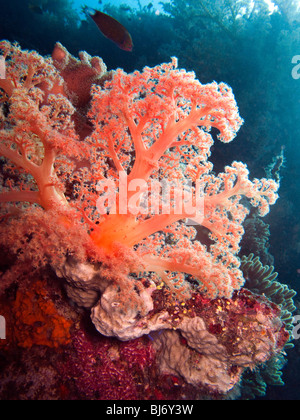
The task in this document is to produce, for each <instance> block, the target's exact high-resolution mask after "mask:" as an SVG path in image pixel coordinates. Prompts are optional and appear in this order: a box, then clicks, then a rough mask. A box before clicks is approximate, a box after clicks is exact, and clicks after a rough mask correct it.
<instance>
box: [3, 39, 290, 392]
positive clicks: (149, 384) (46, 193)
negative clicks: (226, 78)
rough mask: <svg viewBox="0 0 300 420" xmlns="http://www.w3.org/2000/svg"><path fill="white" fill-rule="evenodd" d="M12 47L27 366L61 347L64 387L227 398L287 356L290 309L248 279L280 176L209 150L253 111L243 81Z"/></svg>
mask: <svg viewBox="0 0 300 420" xmlns="http://www.w3.org/2000/svg"><path fill="white" fill-rule="evenodd" d="M0 50H1V52H2V55H3V57H4V61H5V65H6V78H5V79H0V154H1V156H2V158H1V159H2V160H1V165H2V166H1V177H0V181H1V193H0V204H1V219H0V243H1V245H2V247H3V252H6V253H7V255H9V258H8V263H7V265H5V264H4V265H3V269H2V274H1V283H0V291H1V293H2V296H3V297H2V300H1V302H2V303H3V308H4V307H5V308H6V309H5V310H6V311H7V308H8V305H9V304H11V306H12V308H13V310H12V313H13V314H14V316H15V322H14V326H12V325H10V326H9V329H8V331H12V334H13V335H14V337H15V340H11V346H12V348H13V349H14V351H15V352H16V354H18V349H20V348H23V349H24V353H23V355H24V357H23V356H21V358H20V365H22V366H25V367H26V363H29V361H26V356H28V354H29V353H28V351H29V349H30V350H32V353H31V358H30V363H31V364H34V363H37V361H38V360H40V358H41V354H42V353H44V354H47V355H49V358H50V359H51V360H52V364H51V371H49V372H48V376H49V378H51V379H49V383H51V386H52V393H51V397H53V398H54V397H55V398H59V397H61V396H62V395H63V396H64V397H65V398H67V397H70V398H92V399H107V398H118V397H123V398H128V399H129V398H130V399H138V398H144V399H147V398H171V397H172V395H176V398H185V397H186V395H189V396H193V397H195V398H196V397H197V398H201V396H202V393H204V394H205V395H206V396H207V395H211V396H220V397H222V398H223V397H225V396H226V395H227V394H228V393H229V392H231V391H232V390H233V389H235V388H236V387H238V384H239V383H240V381H241V378H242V375H243V373H244V372H245V370H247V369H254V368H255V367H256V366H258V365H260V364H263V363H265V362H267V361H268V360H270V359H272V357H274V356H275V355H277V354H281V352H282V350H283V348H284V346H285V344H286V343H287V341H288V340H289V338H290V334H289V332H288V331H287V329H286V328H285V324H284V322H283V321H284V319H287V314H285V315H284V316H282V311H281V309H280V308H279V307H278V306H276V305H275V304H274V303H272V302H271V301H269V300H267V299H266V298H265V297H262V296H260V295H258V294H257V295H256V294H253V293H252V292H250V291H247V290H246V289H244V288H243V285H244V282H245V275H244V272H243V270H242V268H241V259H240V257H239V251H240V246H239V244H240V240H241V238H242V237H243V233H244V229H243V222H244V220H245V218H246V216H247V215H248V214H249V208H250V207H251V206H252V207H255V208H256V209H257V214H258V215H259V216H264V215H266V214H267V213H268V212H269V207H270V206H271V205H273V204H274V203H275V202H276V200H277V198H278V195H277V190H278V187H279V185H278V183H277V182H275V181H274V180H273V179H266V178H262V179H253V180H250V179H249V171H248V169H247V166H246V164H244V163H243V162H237V161H233V162H232V164H231V165H228V166H226V167H225V168H224V171H223V172H220V173H218V174H217V173H215V172H213V165H212V163H211V162H210V161H209V157H210V155H211V147H212V146H213V144H214V137H215V133H217V138H218V139H219V140H220V141H222V142H224V143H228V142H230V141H232V140H233V139H234V137H235V135H236V134H237V132H238V130H239V128H240V126H241V124H242V122H243V121H242V119H241V117H240V116H239V113H238V108H237V104H236V102H235V98H234V95H233V93H232V90H231V88H230V87H229V86H227V85H226V84H224V83H220V84H217V83H216V82H213V83H210V84H206V85H203V84H201V83H200V82H199V81H198V80H197V79H196V77H195V74H194V73H192V72H187V71H185V70H180V69H178V67H177V60H176V58H173V59H172V61H171V62H170V63H165V64H161V65H158V66H156V67H154V68H148V67H146V68H144V69H143V71H141V72H139V71H135V72H133V73H132V74H127V73H126V72H124V71H123V70H121V69H117V70H116V71H113V72H110V73H107V72H106V67H105V65H104V63H103V62H102V60H101V59H100V58H99V57H90V56H89V55H88V54H87V53H84V52H81V53H80V54H79V57H80V59H79V60H78V59H75V58H74V57H72V56H71V55H70V54H69V53H68V51H67V50H66V49H65V48H64V47H63V46H62V45H61V44H59V43H57V44H56V46H55V49H54V52H53V55H52V57H47V58H44V57H41V56H40V55H39V54H37V53H36V52H30V51H24V50H22V49H21V48H20V47H19V46H18V45H12V44H10V43H9V42H7V41H3V42H1V43H0ZM166 185H167V186H168V187H169V190H167V192H168V194H165V193H166V191H165V190H164V187H165V186H166ZM182 186H184V188H182ZM101 188H102V189H101ZM157 188H158V189H157ZM166 204H168V205H166ZM195 225H200V226H201V229H202V228H203V229H205V230H206V231H207V232H208V233H207V238H206V239H208V240H203V241H201V238H200V236H201V235H198V234H197V232H198V231H197V229H196V227H195ZM245 270H246V269H245ZM34 276H39V278H40V279H43V278H45V279H49V278H51V281H48V282H46V283H45V284H44V283H41V282H40V281H38V282H33V279H34V278H36V277H34ZM57 287H60V291H59V292H58V291H57V290H56V292H55V293H54V290H55V288H57ZM58 296H59V298H58ZM288 296H289V294H288ZM6 300H7V302H6ZM67 308H69V309H67ZM87 315H89V316H90V323H89V324H88V323H86V322H83V320H85V321H86V316H87ZM8 319H13V318H11V316H10V315H8ZM87 325H88V326H87ZM86 328H90V329H91V330H92V333H91V334H89V333H88V332H87V330H86ZM96 337H97V338H96ZM57 349H58V351H57V353H56V352H55V350H57ZM12 354H13V353H12ZM7 359H8V361H9V362H10V363H8V366H9V367H8V368H7V369H5V375H6V376H5V377H6V379H7V378H8V377H9V369H12V370H14V373H15V374H16V368H15V366H14V365H13V362H12V360H11V357H10V356H9V355H8V356H7ZM61 378H64V380H63V382H61ZM163 378H165V379H166V378H168V379H167V380H165V383H164V379H163ZM7 380H8V379H7ZM22 380H23V381H25V382H26V378H24V377H23V376H22ZM74 381H75V383H74ZM22 384H23V382H22V381H21V383H19V385H18V388H17V389H23V388H24V387H23V385H22ZM58 384H59V385H58ZM176 387H177V388H176ZM175 388H176V391H175ZM0 389H1V388H0ZM8 389H9V386H8V385H7V382H5V385H4V386H3V387H2V390H1V393H2V394H5V392H7V390H8ZM34 389H35V391H34V392H33V390H32V393H31V394H30V395H32V394H34V395H35V396H36V395H45V394H46V391H45V390H43V391H42V386H41V387H40V383H39V382H38V379H37V382H36V383H35V388H34ZM20 392H21V391H20ZM121 393H122V395H120V394H121ZM22 395H23V394H22ZM49 397H50V394H49Z"/></svg>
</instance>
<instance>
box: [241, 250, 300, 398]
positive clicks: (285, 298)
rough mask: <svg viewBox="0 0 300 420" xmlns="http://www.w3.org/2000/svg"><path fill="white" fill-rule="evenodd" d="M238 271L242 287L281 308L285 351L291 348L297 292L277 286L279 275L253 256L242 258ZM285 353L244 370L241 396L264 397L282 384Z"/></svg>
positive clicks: (280, 284) (272, 268)
mask: <svg viewBox="0 0 300 420" xmlns="http://www.w3.org/2000/svg"><path fill="white" fill-rule="evenodd" d="M241 270H242V271H243V274H244V278H245V280H246V282H245V287H247V288H248V289H250V290H251V291H252V292H254V293H257V294H260V295H262V294H264V295H265V296H266V297H267V298H268V299H269V300H270V301H271V302H273V303H275V304H276V305H278V306H279V307H280V308H281V319H282V320H283V322H284V323H285V327H286V329H287V330H288V332H289V333H290V340H289V341H288V342H287V343H286V345H285V347H284V350H287V349H289V348H292V347H294V345H293V343H292V342H291V340H292V338H293V335H292V331H293V315H292V313H293V312H294V311H295V310H296V307H295V305H294V301H293V298H294V296H295V295H296V293H297V292H296V291H295V290H293V289H291V288H289V287H288V286H287V285H286V284H282V283H279V282H278V281H277V280H276V279H277V277H278V273H276V272H275V271H274V267H273V266H272V265H271V266H269V265H263V264H262V263H261V261H260V260H259V257H254V254H250V255H248V256H243V257H242V259H241ZM285 356H286V353H285V352H283V353H281V354H280V355H276V356H274V357H273V358H271V359H270V360H269V361H267V362H266V363H264V364H263V365H261V366H259V367H258V368H257V369H256V370H254V371H249V370H248V371H247V372H245V374H244V375H243V379H242V383H241V385H242V397H243V398H254V397H255V396H264V395H265V394H266V389H267V385H277V386H278V385H284V382H283V380H282V368H283V367H284V365H285V364H286V362H287V360H286V357H285Z"/></svg>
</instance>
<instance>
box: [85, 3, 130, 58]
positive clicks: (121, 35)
mask: <svg viewBox="0 0 300 420" xmlns="http://www.w3.org/2000/svg"><path fill="white" fill-rule="evenodd" d="M83 11H84V13H85V14H86V15H88V16H90V17H91V18H92V19H93V21H94V22H95V23H96V25H97V26H98V28H99V29H100V31H101V32H102V33H103V35H104V36H105V37H106V38H108V39H110V40H111V41H113V42H114V43H115V44H117V45H118V47H119V48H121V49H122V50H125V51H132V48H133V43H132V38H131V36H130V33H129V32H128V31H127V29H126V28H125V27H124V26H123V25H121V23H120V22H118V21H117V20H116V19H114V18H112V17H111V16H109V15H107V14H105V13H102V12H99V11H98V10H95V9H92V8H90V7H87V6H84V7H83Z"/></svg>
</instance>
